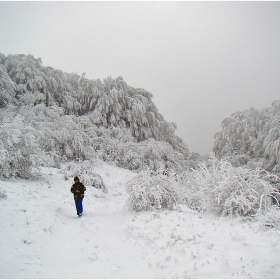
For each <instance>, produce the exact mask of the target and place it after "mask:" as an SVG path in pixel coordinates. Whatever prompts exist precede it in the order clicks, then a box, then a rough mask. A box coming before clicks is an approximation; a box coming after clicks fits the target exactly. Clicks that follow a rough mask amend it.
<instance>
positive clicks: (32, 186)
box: [0, 164, 280, 279]
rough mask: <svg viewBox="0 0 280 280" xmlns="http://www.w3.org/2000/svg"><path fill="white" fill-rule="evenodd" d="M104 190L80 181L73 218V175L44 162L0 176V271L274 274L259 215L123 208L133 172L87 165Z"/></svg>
mask: <svg viewBox="0 0 280 280" xmlns="http://www.w3.org/2000/svg"><path fill="white" fill-rule="evenodd" d="M94 169H95V171H96V173H98V174H99V175H101V177H102V178H103V180H104V182H105V184H106V186H107V189H108V192H107V193H104V192H102V191H101V190H98V189H95V188H94V187H90V186H87V192H86V198H85V199H84V209H85V214H84V216H83V217H82V218H77V216H76V213H75V206H74V202H73V198H72V194H71V193H70V191H69V190H70V186H71V184H72V178H71V179H70V180H65V178H64V175H63V174H62V173H61V169H56V168H43V172H42V174H43V175H42V176H41V178H40V179H38V180H35V181H30V180H24V179H16V180H10V179H5V180H1V190H0V192H1V194H2V196H4V194H6V199H4V198H0V217H1V223H0V228H1V230H0V248H1V256H0V277H1V278H39V279H40V278H70V279H71V278H219V279H221V278H233V279H236V278H266V279H268V278H278V277H279V275H280V265H279V264H280V263H279V262H280V261H279V250H278V249H277V245H278V244H279V242H280V235H279V231H277V230H275V229H270V230H266V229H265V228H264V227H263V221H262V220H261V219H259V220H255V221H254V222H253V221H251V222H250V218H248V219H246V218H234V219H233V218H229V217H224V218H221V217H217V216H212V215H209V214H202V213H198V212H196V211H193V210H191V209H189V208H188V207H186V206H183V205H182V206H181V211H180V212H179V211H169V210H165V211H153V212H149V211H145V212H134V213H133V212H130V211H129V210H128V206H127V199H128V193H127V191H126V186H127V185H126V182H127V180H129V179H131V178H133V176H135V175H136V173H134V172H132V171H128V170H125V169H122V168H118V167H113V166H111V165H107V164H99V165H96V166H95V167H94Z"/></svg>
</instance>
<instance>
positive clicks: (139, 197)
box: [128, 169, 180, 211]
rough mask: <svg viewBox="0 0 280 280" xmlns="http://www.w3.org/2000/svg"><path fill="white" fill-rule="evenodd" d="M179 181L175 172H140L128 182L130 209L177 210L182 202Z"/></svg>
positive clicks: (163, 170) (162, 170) (161, 170)
mask: <svg viewBox="0 0 280 280" xmlns="http://www.w3.org/2000/svg"><path fill="white" fill-rule="evenodd" d="M179 181H180V179H179V177H178V176H177V175H176V174H175V172H169V171H167V170H165V169H159V170H157V171H142V172H140V173H139V174H138V175H137V176H136V177H134V178H133V179H131V180H130V181H129V182H128V192H129V194H130V196H129V200H128V206H129V209H130V210H131V211H141V210H152V209H157V210H159V209H175V208H176V206H177V205H178V203H179V200H180V195H179V193H178V190H177V187H178V184H179Z"/></svg>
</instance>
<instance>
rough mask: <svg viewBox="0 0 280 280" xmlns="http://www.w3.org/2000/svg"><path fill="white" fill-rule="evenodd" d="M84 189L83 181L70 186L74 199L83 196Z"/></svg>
mask: <svg viewBox="0 0 280 280" xmlns="http://www.w3.org/2000/svg"><path fill="white" fill-rule="evenodd" d="M85 190H86V187H85V186H84V184H83V183H80V182H78V183H75V184H74V185H72V187H71V189H70V191H71V193H73V194H74V199H75V200H77V199H80V198H83V197H84V192H85Z"/></svg>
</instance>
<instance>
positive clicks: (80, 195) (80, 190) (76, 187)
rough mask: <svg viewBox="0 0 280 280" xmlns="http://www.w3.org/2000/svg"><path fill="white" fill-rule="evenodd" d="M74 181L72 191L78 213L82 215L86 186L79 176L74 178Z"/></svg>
mask: <svg viewBox="0 0 280 280" xmlns="http://www.w3.org/2000/svg"><path fill="white" fill-rule="evenodd" d="M74 182H75V184H73V185H72V187H71V189H70V191H71V193H73V194H74V200H75V205H76V210H77V215H78V216H79V217H81V216H82V214H83V199H84V193H85V191H86V187H85V186H84V184H83V183H81V182H80V179H79V178H78V177H75V178H74Z"/></svg>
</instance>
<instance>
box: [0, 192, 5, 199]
mask: <svg viewBox="0 0 280 280" xmlns="http://www.w3.org/2000/svg"><path fill="white" fill-rule="evenodd" d="M0 199H7V192H6V191H4V190H0Z"/></svg>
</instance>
